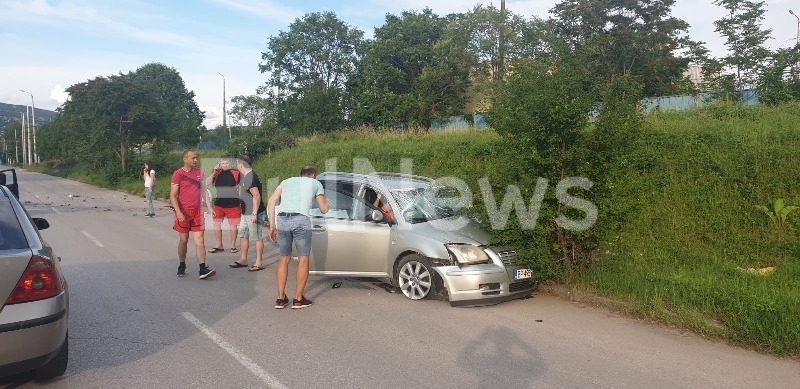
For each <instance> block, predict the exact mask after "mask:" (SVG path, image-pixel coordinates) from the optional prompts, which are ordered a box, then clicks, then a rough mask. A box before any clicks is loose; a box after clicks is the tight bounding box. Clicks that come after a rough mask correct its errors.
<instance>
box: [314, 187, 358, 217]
mask: <svg viewBox="0 0 800 389" xmlns="http://www.w3.org/2000/svg"><path fill="white" fill-rule="evenodd" d="M322 185H323V188H324V189H325V198H327V199H328V203H329V206H328V212H327V213H322V212H320V211H319V208H318V207H317V204H316V202H315V203H314V204H313V208H311V216H316V217H324V218H330V219H348V220H353V219H354V217H355V214H354V212H353V196H352V193H353V184H351V183H348V182H332V181H328V182H325V181H322Z"/></svg>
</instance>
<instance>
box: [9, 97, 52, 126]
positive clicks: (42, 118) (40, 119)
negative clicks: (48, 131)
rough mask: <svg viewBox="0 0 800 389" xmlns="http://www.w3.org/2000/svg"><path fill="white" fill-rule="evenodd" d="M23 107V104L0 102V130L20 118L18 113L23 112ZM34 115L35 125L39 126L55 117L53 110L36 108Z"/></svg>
mask: <svg viewBox="0 0 800 389" xmlns="http://www.w3.org/2000/svg"><path fill="white" fill-rule="evenodd" d="M25 109H26V107H25V106H24V105H14V104H6V103H0V132H2V131H3V129H5V128H6V126H7V125H9V124H10V123H12V122H14V121H19V120H21V119H22V118H21V117H20V113H22V112H25ZM34 117H35V118H36V125H37V126H39V125H41V124H44V123H48V122H51V121H53V119H55V118H56V113H55V112H54V111H48V110H46V109H41V108H36V112H34Z"/></svg>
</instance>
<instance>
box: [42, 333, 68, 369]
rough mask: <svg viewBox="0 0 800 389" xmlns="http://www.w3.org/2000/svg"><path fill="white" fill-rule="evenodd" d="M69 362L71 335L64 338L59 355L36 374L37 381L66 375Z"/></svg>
mask: <svg viewBox="0 0 800 389" xmlns="http://www.w3.org/2000/svg"><path fill="white" fill-rule="evenodd" d="M68 360H69V333H67V336H66V337H64V344H62V345H61V349H60V350H58V354H57V355H56V356H55V357H54V358H53V359H51V360H50V362H47V364H46V365H44V366H42V367H40V368H39V369H37V370H36V371H35V372H34V378H35V379H36V380H49V379H51V378H55V377H58V376H61V375H63V374H64V372H65V371H67V361H68Z"/></svg>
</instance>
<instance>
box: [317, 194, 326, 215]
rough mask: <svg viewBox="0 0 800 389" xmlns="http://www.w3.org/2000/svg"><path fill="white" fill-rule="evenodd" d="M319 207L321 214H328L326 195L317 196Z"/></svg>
mask: <svg viewBox="0 0 800 389" xmlns="http://www.w3.org/2000/svg"><path fill="white" fill-rule="evenodd" d="M317 207H319V211H320V212H322V213H328V199H327V198H325V195H317Z"/></svg>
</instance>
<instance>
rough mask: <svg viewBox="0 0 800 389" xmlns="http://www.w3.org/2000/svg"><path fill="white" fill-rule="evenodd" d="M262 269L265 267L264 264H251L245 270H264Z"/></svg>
mask: <svg viewBox="0 0 800 389" xmlns="http://www.w3.org/2000/svg"><path fill="white" fill-rule="evenodd" d="M264 269H266V268H265V267H264V266H256V265H253V266H251V267H250V268H249V269H247V271H261V270H264Z"/></svg>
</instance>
